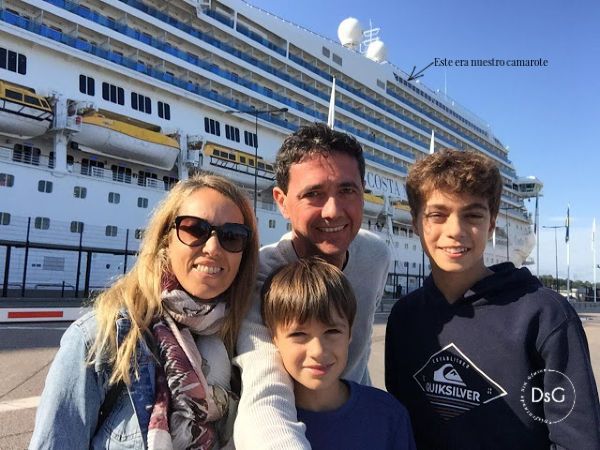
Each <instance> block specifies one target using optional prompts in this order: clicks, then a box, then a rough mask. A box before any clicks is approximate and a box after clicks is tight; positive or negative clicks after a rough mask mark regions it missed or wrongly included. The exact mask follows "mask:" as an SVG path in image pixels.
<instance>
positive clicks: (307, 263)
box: [261, 257, 415, 450]
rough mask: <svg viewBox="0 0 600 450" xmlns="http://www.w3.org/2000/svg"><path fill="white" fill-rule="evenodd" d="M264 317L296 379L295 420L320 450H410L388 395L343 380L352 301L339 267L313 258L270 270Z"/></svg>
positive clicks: (405, 422)
mask: <svg viewBox="0 0 600 450" xmlns="http://www.w3.org/2000/svg"><path fill="white" fill-rule="evenodd" d="M261 312H262V315H263V319H264V322H265V324H266V325H267V327H268V328H269V330H270V331H271V334H272V336H273V341H274V343H275V345H276V346H277V348H278V349H279V353H280V355H281V358H282V360H283V365H284V367H285V369H286V370H287V372H288V373H289V374H290V376H291V377H292V379H293V383H294V395H295V401H296V408H297V413H298V420H299V421H300V422H303V423H304V424H305V425H306V437H307V439H308V441H309V442H310V444H311V447H312V448H313V449H315V450H317V449H328V450H329V449H337V448H340V449H342V448H343V449H366V448H373V449H414V448H415V445H414V439H413V436H412V431H411V427H410V420H409V418H408V414H407V412H406V410H405V408H404V407H403V406H402V405H401V404H400V403H398V402H397V401H396V400H395V399H394V398H393V397H392V396H391V395H389V394H388V393H386V392H384V391H381V390H379V389H375V388H372V387H368V386H362V385H359V384H357V383H355V382H352V381H343V380H340V378H339V376H340V374H341V373H342V370H344V367H345V366H346V360H347V357H348V345H349V344H350V337H351V334H352V323H353V321H354V316H355V313H356V299H355V297H354V292H353V290H352V287H351V286H350V283H349V282H348V280H347V279H346V277H345V276H344V274H343V273H342V272H341V270H340V269H338V268H337V267H335V266H333V265H331V264H329V263H326V262H325V261H324V260H322V259H320V258H317V257H312V258H307V259H300V260H298V261H295V262H292V263H290V264H287V265H285V266H283V267H281V268H279V269H277V270H276V271H274V272H273V273H272V274H271V275H270V276H269V278H267V280H266V281H265V283H264V285H263V289H262V311H261Z"/></svg>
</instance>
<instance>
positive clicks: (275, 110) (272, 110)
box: [225, 106, 288, 216]
mask: <svg viewBox="0 0 600 450" xmlns="http://www.w3.org/2000/svg"><path fill="white" fill-rule="evenodd" d="M287 110H288V109H287V108H266V109H256V108H255V107H254V106H252V107H251V109H228V110H227V111H225V113H226V114H250V115H253V116H254V215H255V216H256V201H257V198H258V116H259V115H261V114H269V115H270V114H280V113H284V112H287Z"/></svg>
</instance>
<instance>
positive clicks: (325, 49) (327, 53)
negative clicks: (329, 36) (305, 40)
mask: <svg viewBox="0 0 600 450" xmlns="http://www.w3.org/2000/svg"><path fill="white" fill-rule="evenodd" d="M330 55H331V52H330V51H329V49H328V48H327V47H323V56H325V57H326V58H329V56H330Z"/></svg>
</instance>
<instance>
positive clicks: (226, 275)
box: [168, 188, 244, 300]
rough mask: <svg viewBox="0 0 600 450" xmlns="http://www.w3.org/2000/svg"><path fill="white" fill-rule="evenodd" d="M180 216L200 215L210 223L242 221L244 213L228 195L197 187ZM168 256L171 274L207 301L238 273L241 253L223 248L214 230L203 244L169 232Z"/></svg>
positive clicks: (220, 291)
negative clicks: (186, 241)
mask: <svg viewBox="0 0 600 450" xmlns="http://www.w3.org/2000/svg"><path fill="white" fill-rule="evenodd" d="M178 215H180V216H194V217H200V218H202V219H204V220H206V221H208V222H209V223H210V224H212V225H217V226H218V225H223V224H225V223H241V224H243V223H244V216H243V215H242V212H241V211H240V209H239V208H238V207H237V205H236V204H235V203H234V202H233V201H232V200H231V199H229V198H227V197H225V196H224V195H222V194H221V193H219V192H217V191H215V190H214V189H210V188H203V189H198V190H197V191H195V192H194V193H192V194H191V195H190V196H189V197H188V198H187V199H186V200H185V201H184V202H183V204H182V205H181V208H180V209H179V211H178ZM170 234H171V235H170V237H169V247H168V255H169V261H170V264H171V270H172V271H173V274H174V275H175V277H176V278H177V280H178V281H179V283H180V284H181V286H182V287H183V288H184V289H185V290H186V291H187V292H188V293H190V294H191V295H193V296H195V297H198V298H200V299H203V300H210V299H212V298H214V297H216V296H218V295H220V294H222V293H223V292H225V290H226V289H227V288H228V287H229V286H230V285H231V283H232V282H233V280H234V279H235V276H236V275H237V272H238V269H239V267H240V262H241V260H242V255H243V252H240V253H231V252H228V251H226V250H224V249H223V248H222V247H221V245H220V243H219V240H218V239H217V235H216V233H215V232H213V233H212V235H211V236H210V238H209V239H208V240H207V241H206V242H205V243H204V244H202V245H199V246H197V247H190V246H187V245H185V244H183V243H182V242H181V241H180V240H179V239H178V238H177V232H176V230H175V229H174V228H173V229H172V230H171V232H170Z"/></svg>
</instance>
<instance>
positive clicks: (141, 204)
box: [138, 197, 148, 208]
mask: <svg viewBox="0 0 600 450" xmlns="http://www.w3.org/2000/svg"><path fill="white" fill-rule="evenodd" d="M147 207H148V199H147V198H145V197H138V208H147Z"/></svg>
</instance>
